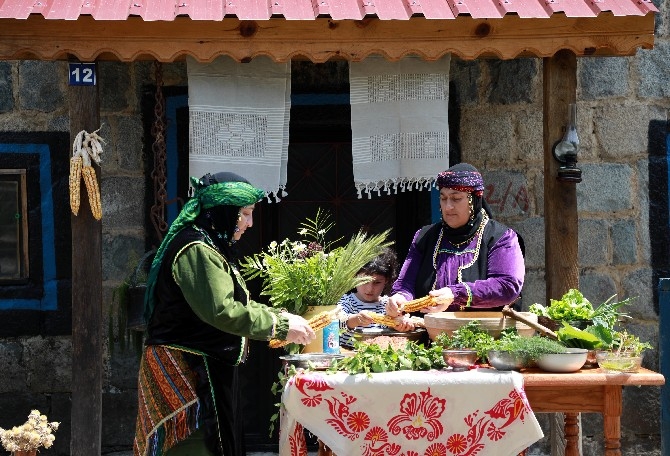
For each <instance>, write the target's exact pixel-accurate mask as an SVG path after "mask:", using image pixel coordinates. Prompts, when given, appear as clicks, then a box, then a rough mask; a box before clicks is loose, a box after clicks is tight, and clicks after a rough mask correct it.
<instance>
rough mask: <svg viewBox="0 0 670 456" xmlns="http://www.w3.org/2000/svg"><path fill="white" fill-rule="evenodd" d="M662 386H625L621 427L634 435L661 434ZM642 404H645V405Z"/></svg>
mask: <svg viewBox="0 0 670 456" xmlns="http://www.w3.org/2000/svg"><path fill="white" fill-rule="evenodd" d="M660 396H661V388H660V387H658V386H642V387H636V386H625V387H624V389H623V412H622V413H621V427H622V428H623V429H626V433H627V434H628V433H630V434H633V435H660V433H661V404H660ZM640 404H644V406H643V407H641V406H640Z"/></svg>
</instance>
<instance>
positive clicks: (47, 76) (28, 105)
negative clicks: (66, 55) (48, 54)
mask: <svg viewBox="0 0 670 456" xmlns="http://www.w3.org/2000/svg"><path fill="white" fill-rule="evenodd" d="M63 65H64V63H62V62H48V61H40V60H22V61H21V62H20V63H19V100H20V102H19V104H20V106H21V108H22V109H33V110H36V111H43V112H52V111H55V110H56V109H59V108H63V106H64V105H66V101H65V93H64V90H63V87H62V86H61V83H60V81H66V80H67V78H66V76H67V75H66V74H65V67H64V66H63Z"/></svg>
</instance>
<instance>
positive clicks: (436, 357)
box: [328, 341, 446, 375]
mask: <svg viewBox="0 0 670 456" xmlns="http://www.w3.org/2000/svg"><path fill="white" fill-rule="evenodd" d="M445 366H446V365H445V363H444V359H443V358H442V348H441V347H431V348H424V346H423V345H419V344H417V343H416V342H412V341H409V342H407V345H406V346H405V348H396V349H394V348H393V347H392V346H390V345H389V346H388V347H387V348H381V347H380V346H379V345H376V344H365V343H357V344H356V353H355V354H354V355H353V356H346V357H344V358H342V359H339V360H335V361H333V363H332V364H331V365H330V367H329V368H328V371H329V372H336V371H346V372H347V373H349V374H363V373H365V374H368V375H369V374H372V373H378V372H392V371H399V370H417V371H426V370H430V369H442V368H443V367H445Z"/></svg>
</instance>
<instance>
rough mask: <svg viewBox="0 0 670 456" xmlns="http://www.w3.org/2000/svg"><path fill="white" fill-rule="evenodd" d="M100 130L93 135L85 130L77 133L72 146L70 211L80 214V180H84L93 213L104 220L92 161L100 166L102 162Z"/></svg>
mask: <svg viewBox="0 0 670 456" xmlns="http://www.w3.org/2000/svg"><path fill="white" fill-rule="evenodd" d="M98 131H100V130H99V129H98V130H96V131H94V132H93V133H88V132H86V131H84V130H82V131H80V132H79V133H77V136H75V139H74V142H73V144H72V158H71V159H70V181H69V184H70V209H71V210H72V213H73V214H74V215H78V214H79V207H80V204H81V190H80V185H81V182H80V180H81V179H82V178H83V179H84V184H85V185H86V191H87V192H88V201H89V204H90V206H91V212H92V213H93V217H94V218H95V219H96V220H100V219H102V204H101V200H100V188H99V186H98V179H97V177H96V174H95V169H94V168H93V166H92V163H91V160H93V161H95V162H96V163H98V164H100V162H101V161H102V159H101V157H100V154H102V145H101V143H103V142H104V140H103V139H102V138H101V137H100V136H99V135H98Z"/></svg>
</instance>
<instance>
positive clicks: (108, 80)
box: [98, 62, 132, 111]
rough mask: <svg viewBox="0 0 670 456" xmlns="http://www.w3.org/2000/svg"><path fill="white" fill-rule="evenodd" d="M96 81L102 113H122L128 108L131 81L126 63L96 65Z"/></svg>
mask: <svg viewBox="0 0 670 456" xmlns="http://www.w3.org/2000/svg"><path fill="white" fill-rule="evenodd" d="M98 81H99V85H100V109H101V110H102V111H122V110H124V109H126V108H127V107H128V105H129V101H128V98H129V96H128V95H129V89H130V88H131V81H132V78H131V76H130V65H129V64H128V63H122V62H100V63H98ZM131 93H132V92H131Z"/></svg>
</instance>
